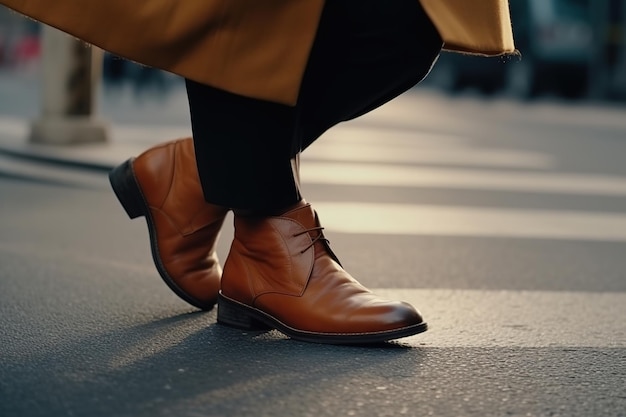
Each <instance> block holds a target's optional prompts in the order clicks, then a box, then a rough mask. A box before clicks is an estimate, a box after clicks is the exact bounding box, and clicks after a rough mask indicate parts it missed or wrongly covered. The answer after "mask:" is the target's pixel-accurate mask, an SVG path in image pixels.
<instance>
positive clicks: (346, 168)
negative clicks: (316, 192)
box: [301, 161, 626, 196]
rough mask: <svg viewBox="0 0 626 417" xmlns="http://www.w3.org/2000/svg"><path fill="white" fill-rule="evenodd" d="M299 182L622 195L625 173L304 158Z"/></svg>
mask: <svg viewBox="0 0 626 417" xmlns="http://www.w3.org/2000/svg"><path fill="white" fill-rule="evenodd" d="M301 178H302V181H303V183H309V184H335V185H363V186H392V187H424V188H453V189H470V190H495V191H498V190H500V191H523V192H535V193H560V194H576V195H606V196H626V177H620V176H610V175H592V174H575V173H545V172H529V171H526V172H519V171H505V170H479V169H462V168H458V169H455V168H425V167H417V166H392V165H384V164H357V163H332V162H316V161H305V163H302V166H301Z"/></svg>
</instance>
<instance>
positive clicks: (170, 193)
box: [132, 138, 228, 309]
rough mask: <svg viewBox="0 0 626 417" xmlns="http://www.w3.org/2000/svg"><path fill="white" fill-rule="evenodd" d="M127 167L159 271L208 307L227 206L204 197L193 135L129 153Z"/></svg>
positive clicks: (214, 287)
mask: <svg viewBox="0 0 626 417" xmlns="http://www.w3.org/2000/svg"><path fill="white" fill-rule="evenodd" d="M132 168H133V172H134V176H135V178H136V181H137V183H138V184H139V187H140V189H141V193H142V195H143V199H144V201H145V203H146V206H147V209H148V210H149V213H148V215H147V216H146V217H147V218H148V219H147V220H148V227H149V228H151V238H152V239H153V242H152V243H153V245H154V246H153V255H154V258H155V263H156V264H157V268H158V269H159V272H161V274H162V275H164V274H165V275H166V276H164V277H163V278H164V279H165V280H166V282H167V281H168V280H170V281H171V282H168V285H170V284H172V283H173V284H174V285H175V286H176V287H178V289H179V290H181V291H182V293H183V294H182V295H186V296H187V297H185V298H186V300H187V301H190V302H191V303H192V304H194V305H196V306H197V307H200V308H203V309H209V308H211V307H212V306H213V305H214V304H215V303H216V301H217V295H218V292H219V289H220V278H221V274H222V268H221V265H220V263H219V259H218V257H217V254H216V253H215V247H216V243H217V239H218V236H219V232H220V229H221V227H222V224H223V222H224V217H225V216H226V213H227V212H228V210H227V209H226V208H223V207H219V206H216V205H213V204H209V203H206V202H205V200H204V197H203V194H202V188H201V186H200V180H199V178H198V171H197V168H196V160H195V152H194V147H193V141H192V139H191V138H186V139H181V140H177V141H173V142H169V143H166V144H162V145H159V146H156V147H153V148H151V149H149V150H147V151H146V152H144V153H143V154H141V155H139V156H138V157H137V158H136V159H134V160H133V162H132Z"/></svg>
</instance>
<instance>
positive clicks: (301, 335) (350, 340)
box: [217, 292, 428, 345]
mask: <svg viewBox="0 0 626 417" xmlns="http://www.w3.org/2000/svg"><path fill="white" fill-rule="evenodd" d="M217 322H218V323H220V324H224V325H227V326H230V327H235V328H238V329H244V330H270V329H276V330H278V331H279V332H281V333H284V334H285V335H287V336H289V337H290V338H292V339H296V340H301V341H303V342H311V343H324V344H334V345H355V344H358V345H366V344H373V343H381V342H387V341H389V340H394V339H400V338H403V337H407V336H413V335H415V334H418V333H422V332H425V331H426V330H428V325H427V324H426V323H425V322H422V323H419V324H415V325H413V326H406V327H402V328H399V329H394V330H387V331H382V332H370V333H317V332H308V331H304V330H298V329H294V328H292V327H290V326H287V325H286V324H284V323H282V322H281V321H280V320H278V319H276V318H274V317H272V316H270V315H269V314H267V313H264V312H263V311H261V310H258V309H256V308H254V307H250V306H247V305H245V304H242V303H240V302H238V301H235V300H233V299H231V298H228V297H226V296H225V295H224V294H222V293H221V292H220V294H219V296H218V301H217Z"/></svg>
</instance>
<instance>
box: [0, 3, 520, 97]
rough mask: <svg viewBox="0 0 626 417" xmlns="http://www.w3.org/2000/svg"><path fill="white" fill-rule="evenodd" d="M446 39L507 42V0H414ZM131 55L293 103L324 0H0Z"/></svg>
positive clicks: (509, 47)
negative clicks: (420, 3)
mask: <svg viewBox="0 0 626 417" xmlns="http://www.w3.org/2000/svg"><path fill="white" fill-rule="evenodd" d="M420 1H421V2H422V5H423V7H424V9H425V10H426V12H427V13H428V15H429V16H430V18H431V19H432V20H433V22H434V24H435V26H436V27H437V29H438V30H439V32H440V33H441V35H442V38H443V39H444V42H445V43H446V46H445V47H446V48H447V49H452V50H458V51H464V52H470V53H481V54H486V55H497V54H502V53H508V52H513V50H514V46H513V37H512V34H511V25H510V19H509V11H508V0H420ZM0 4H3V5H5V6H7V7H9V8H11V9H14V10H16V11H18V12H20V13H22V14H24V15H26V16H29V17H31V18H33V19H35V20H38V21H41V22H43V23H46V24H48V25H50V26H54V27H56V28H58V29H61V30H62V31H64V32H67V33H69V34H71V35H73V36H76V37H77V38H79V39H82V40H84V41H85V42H88V43H91V44H94V45H96V46H98V47H100V48H102V49H104V50H107V51H109V52H112V53H114V54H116V55H119V56H122V57H125V58H128V59H131V60H133V61H137V62H139V63H142V64H145V65H149V66H153V67H157V68H162V69H165V70H167V71H170V72H173V73H175V74H179V75H181V76H184V77H186V78H190V79H192V80H195V81H198V82H201V83H205V84H208V85H211V86H214V87H217V88H221V89H223V90H226V91H230V92H233V93H236V94H240V95H244V96H248V97H253V98H258V99H263V100H269V101H273V102H277V103H283V104H287V105H294V104H295V102H296V100H297V97H298V94H299V89H300V84H301V81H302V76H303V74H304V68H305V66H306V62H307V59H308V56H309V53H310V49H311V45H312V43H313V40H314V38H315V33H316V30H317V26H318V23H319V19H320V16H321V12H322V9H323V7H324V0H203V1H195V0H184V1H183V0H54V1H51V0H0Z"/></svg>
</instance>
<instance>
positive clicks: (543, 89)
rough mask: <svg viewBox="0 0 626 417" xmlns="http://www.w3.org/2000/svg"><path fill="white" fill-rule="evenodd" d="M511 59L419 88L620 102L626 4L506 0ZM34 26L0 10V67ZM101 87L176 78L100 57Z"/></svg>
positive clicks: (166, 86) (162, 84) (624, 90)
mask: <svg viewBox="0 0 626 417" xmlns="http://www.w3.org/2000/svg"><path fill="white" fill-rule="evenodd" d="M510 4H511V13H512V19H513V23H514V32H515V40H516V44H517V47H518V49H519V51H520V53H521V55H520V56H519V57H507V58H489V59H485V58H482V57H471V56H463V55H459V54H451V53H443V54H442V56H441V58H440V60H439V62H438V64H437V70H436V71H434V72H433V73H432V74H431V76H430V77H429V78H428V79H427V81H426V84H427V85H429V86H432V87H435V88H437V89H441V90H443V91H445V92H446V93H449V94H458V93H460V92H464V91H467V90H473V91H475V92H477V93H479V94H484V95H496V94H506V95H510V96H513V97H516V98H519V99H524V100H528V99H534V98H537V97H542V96H543V97H545V96H557V97H562V98H565V99H576V100H581V99H594V100H598V99H601V100H620V101H621V100H624V99H626V33H625V32H626V31H625V30H624V28H625V27H626V1H624V0H593V1H592V0H511V2H510ZM40 33H41V27H40V25H39V24H37V23H36V22H33V21H30V20H28V19H23V18H21V17H20V16H18V15H16V14H14V13H11V12H10V11H9V10H8V9H4V8H3V9H0V68H1V70H2V73H5V74H6V73H7V72H11V71H20V72H22V73H23V72H24V71H25V70H28V69H29V68H31V67H34V66H36V65H37V63H38V60H39V57H40V54H41V42H40ZM102 75H103V79H104V82H105V83H106V85H107V86H109V87H116V88H118V89H123V88H127V87H130V88H132V90H133V91H134V93H136V94H137V95H139V96H140V95H142V94H144V93H146V92H150V93H157V94H166V93H167V92H169V91H170V89H171V88H172V87H174V86H175V85H176V82H177V80H175V79H173V78H172V77H170V76H168V75H167V74H164V73H162V72H161V71H159V70H155V69H152V68H146V67H142V66H138V65H136V64H134V63H131V62H128V61H125V60H121V59H117V58H115V57H113V56H111V55H108V54H106V55H105V58H104V63H103V73H102Z"/></svg>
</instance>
